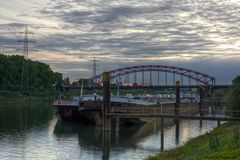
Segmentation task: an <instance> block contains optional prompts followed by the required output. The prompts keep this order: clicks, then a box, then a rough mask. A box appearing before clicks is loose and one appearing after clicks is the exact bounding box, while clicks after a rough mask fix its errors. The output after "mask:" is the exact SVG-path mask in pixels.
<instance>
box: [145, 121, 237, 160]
mask: <svg viewBox="0 0 240 160" xmlns="http://www.w3.org/2000/svg"><path fill="white" fill-rule="evenodd" d="M239 147H240V125H239V124H237V123H226V124H223V125H221V126H220V127H218V128H215V129H214V130H213V131H212V132H210V133H206V134H205V135H202V136H199V137H197V138H194V139H192V140H190V141H189V142H187V143H186V144H185V145H184V146H181V147H179V148H176V149H173V150H169V151H164V152H162V153H160V154H159V155H158V156H155V157H149V158H148V160H193V159H194V160H213V159H214V160H215V159H217V160H240V148H239Z"/></svg>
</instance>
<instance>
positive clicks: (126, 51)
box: [0, 0, 240, 83]
mask: <svg viewBox="0 0 240 160" xmlns="http://www.w3.org/2000/svg"><path fill="white" fill-rule="evenodd" d="M30 2H32V3H33V1H31V0H29V3H30ZM0 4H1V2H0ZM33 4H34V3H33ZM33 6H34V7H32V8H31V9H30V10H29V11H27V10H25V11H24V12H20V13H17V14H16V15H21V16H20V17H18V18H20V19H21V20H22V21H20V22H13V21H11V22H9V23H4V24H0V31H3V32H4V31H8V30H11V31H13V30H16V31H17V30H23V27H24V25H25V24H26V23H27V24H28V25H30V27H31V30H33V31H34V33H35V35H34V36H33V37H31V38H34V39H35V41H37V44H34V45H33V47H35V48H36V49H38V50H39V53H42V54H41V55H39V56H38V55H37V54H34V53H32V56H35V59H36V60H37V59H39V60H41V61H44V62H47V63H49V64H50V65H51V66H52V67H53V68H54V69H56V70H58V71H63V72H64V75H66V76H69V75H70V76H71V77H76V75H79V74H80V73H79V74H78V73H77V72H78V71H79V72H81V74H82V76H87V77H90V76H91V74H92V73H91V72H92V71H91V66H89V64H90V65H91V62H90V60H91V59H92V58H93V56H96V57H97V58H98V59H99V60H100V62H99V63H100V66H99V67H100V70H99V72H101V71H104V70H108V69H110V68H112V69H116V68H117V67H124V66H128V65H137V64H155V63H156V64H161V63H164V64H171V65H180V66H181V65H182V66H185V64H186V67H189V68H194V67H196V65H199V67H196V69H199V70H201V71H202V72H206V73H209V74H213V73H214V72H216V73H217V74H216V75H217V76H219V77H220V78H222V77H223V79H225V81H226V83H227V82H229V79H232V78H233V74H230V72H227V74H229V78H228V80H226V78H225V77H227V76H223V75H222V74H221V71H220V69H218V68H222V69H224V68H228V69H229V70H231V71H233V72H231V73H235V74H237V71H236V68H237V67H238V66H239V65H238V63H237V62H236V61H239V60H240V56H239V52H240V38H239V37H240V32H239V29H240V28H239V26H240V14H239V13H240V4H239V3H238V2H237V1H234V0H228V1H219V0H212V1H207V0H198V1H188V0H182V1H178V0H166V1H163V0H151V1H150V0H132V1H129V0H118V1H110V0H104V1H103V0H81V1H79V0H58V1H50V0H45V1H43V2H41V3H40V4H39V5H33ZM30 12H31V13H30ZM10 19H14V18H13V17H9V21H10ZM13 41H14V37H13V36H12V37H10V38H9V37H6V36H0V45H10V44H14V42H13ZM33 58H34V57H33ZM217 61H222V62H223V63H222V64H218V63H217ZM87 62H88V63H87ZM231 62H234V63H233V65H229V66H230V67H226V65H225V64H224V63H228V64H230V63H231ZM212 64H215V65H216V66H218V67H215V68H214V67H213V71H214V72H212V71H210V70H209V69H208V68H207V67H208V66H212ZM69 66H71V67H69ZM201 66H203V67H201ZM64 67H65V69H64ZM78 68H81V69H82V70H81V69H78ZM203 68H204V70H202V69H203Z"/></svg>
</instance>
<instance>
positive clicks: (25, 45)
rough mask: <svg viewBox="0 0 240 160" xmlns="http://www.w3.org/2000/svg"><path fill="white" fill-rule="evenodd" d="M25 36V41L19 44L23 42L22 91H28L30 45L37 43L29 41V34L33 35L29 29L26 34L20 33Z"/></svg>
mask: <svg viewBox="0 0 240 160" xmlns="http://www.w3.org/2000/svg"><path fill="white" fill-rule="evenodd" d="M20 33H22V34H24V39H23V40H19V41H18V42H23V64H22V80H21V87H22V91H28V83H29V81H28V76H29V73H28V52H29V46H28V44H29V43H35V42H34V41H31V40H29V34H33V33H32V32H29V31H28V27H27V26H26V29H25V31H24V32H20Z"/></svg>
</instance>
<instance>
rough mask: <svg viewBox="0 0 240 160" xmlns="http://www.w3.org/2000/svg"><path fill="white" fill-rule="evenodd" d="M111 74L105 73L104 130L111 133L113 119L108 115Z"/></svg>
mask: <svg viewBox="0 0 240 160" xmlns="http://www.w3.org/2000/svg"><path fill="white" fill-rule="evenodd" d="M110 98H111V97H110V72H104V73H103V109H102V112H103V116H102V117H103V130H104V131H111V117H110V116H108V115H107V113H108V112H109V110H110V105H111V101H110Z"/></svg>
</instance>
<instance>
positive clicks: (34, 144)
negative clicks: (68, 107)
mask: <svg viewBox="0 0 240 160" xmlns="http://www.w3.org/2000/svg"><path fill="white" fill-rule="evenodd" d="M216 126H217V122H214V121H202V123H200V121H199V120H182V121H180V122H179V128H178V129H176V125H173V126H170V127H167V128H165V129H164V149H171V148H175V147H176V146H179V145H183V144H184V143H186V142H187V141H188V140H189V139H190V138H193V137H197V136H198V135H200V134H204V133H206V132H208V131H211V130H212V129H213V128H214V127H216ZM177 131H179V132H177ZM176 133H177V134H176ZM111 134H112V135H111V139H109V136H108V138H106V135H105V136H103V134H102V128H101V127H99V126H92V125H86V124H74V123H62V122H61V121H59V120H58V119H57V117H56V116H55V112H54V110H53V107H52V106H51V105H44V104H43V105H28V106H20V105H8V106H3V105H2V106H0V159H1V160H22V159H26V160H33V159H37V160H38V159H39V160H67V159H83V160H85V159H88V160H91V159H92V160H97V159H110V160H122V159H126V160H135V159H136V160H139V159H145V158H147V157H148V156H149V155H156V154H158V153H159V152H160V148H161V146H160V144H161V143H160V139H161V138H160V130H159V122H153V123H148V124H146V125H143V126H121V127H120V131H119V132H116V131H115V130H114V127H113V129H112V133H111Z"/></svg>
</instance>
